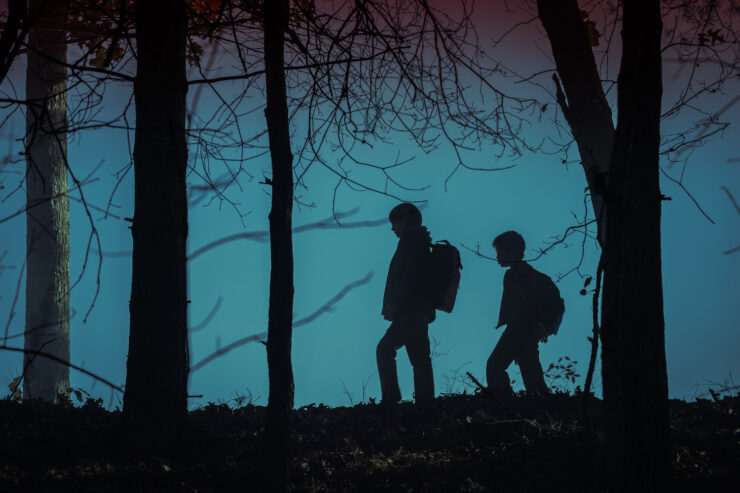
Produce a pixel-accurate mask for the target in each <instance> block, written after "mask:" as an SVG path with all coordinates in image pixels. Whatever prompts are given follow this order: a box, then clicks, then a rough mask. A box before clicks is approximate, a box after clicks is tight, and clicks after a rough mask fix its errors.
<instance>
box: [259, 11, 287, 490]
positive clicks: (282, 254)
mask: <svg viewBox="0 0 740 493" xmlns="http://www.w3.org/2000/svg"><path fill="white" fill-rule="evenodd" d="M263 5H264V14H265V23H264V29H265V36H264V43H265V77H266V90H267V106H266V108H265V117H266V119H267V130H268V135H269V139H270V156H271V159H272V210H271V211H270V253H271V257H272V258H271V270H270V308H269V319H268V324H267V366H268V369H269V374H270V396H269V399H268V403H267V416H266V421H265V432H264V437H263V440H264V442H263V450H264V460H265V467H264V469H263V470H264V474H265V478H264V479H265V481H264V483H265V486H267V487H268V489H269V491H284V490H285V488H286V485H287V480H288V472H289V462H290V456H289V451H288V445H289V434H290V414H291V412H292V410H293V367H292V364H291V358H290V352H291V338H292V330H293V326H292V319H293V240H292V236H291V222H292V211H293V155H292V154H291V147H290V130H289V127H288V121H289V115H288V104H287V97H286V89H285V70H284V41H283V35H284V32H285V29H286V27H287V22H288V1H287V0H271V1H267V0H266V1H265V2H264V4H263Z"/></svg>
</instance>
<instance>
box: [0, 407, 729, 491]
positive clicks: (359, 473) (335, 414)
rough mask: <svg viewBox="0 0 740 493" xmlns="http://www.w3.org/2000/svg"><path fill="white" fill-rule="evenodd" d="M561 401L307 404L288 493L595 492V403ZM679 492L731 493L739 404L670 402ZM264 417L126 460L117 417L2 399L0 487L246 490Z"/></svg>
mask: <svg viewBox="0 0 740 493" xmlns="http://www.w3.org/2000/svg"><path fill="white" fill-rule="evenodd" d="M582 404H583V398H582V396H579V395H567V394H555V395H552V396H548V397H545V398H542V397H528V396H525V395H519V396H517V397H513V398H510V399H506V400H503V401H502V400H492V399H490V398H487V397H485V396H482V395H454V396H446V397H441V398H438V399H436V400H435V402H434V403H433V404H431V405H429V406H427V407H417V406H414V405H413V404H411V403H402V404H400V405H398V406H391V407H386V406H380V405H376V404H374V403H369V404H360V405H357V406H354V407H339V408H329V407H326V406H322V405H318V406H313V405H312V406H306V407H302V408H300V409H298V410H296V412H295V414H294V419H293V434H292V436H293V452H294V460H293V463H292V468H291V469H292V477H291V483H290V490H291V491H337V492H339V491H341V492H350V491H368V492H370V491H424V492H426V491H430V492H435V491H440V492H458V491H460V492H463V491H469V492H483V491H543V490H548V491H553V490H555V491H561V490H567V491H601V490H606V489H608V483H607V482H606V480H605V479H604V478H605V477H606V469H605V467H606V460H605V457H604V447H603V434H602V433H601V431H600V430H601V426H602V416H601V413H602V411H601V403H600V401H598V400H596V399H592V401H591V403H590V409H591V415H592V419H591V428H592V430H593V431H592V432H590V433H589V432H587V431H586V428H585V427H584V423H583V419H582V417H583V413H582ZM670 409H671V421H672V439H673V444H672V446H673V461H674V482H675V485H674V486H675V489H679V490H685V491H691V490H702V491H738V489H737V488H738V487H737V484H738V480H740V418H739V417H738V413H740V396H726V397H724V398H719V397H718V398H717V399H715V400H709V401H708V400H698V401H696V402H690V403H688V402H684V401H678V400H674V401H671V405H670ZM263 415H264V408H263V407H261V406H253V405H246V406H243V407H240V408H237V409H233V408H231V407H229V406H227V405H214V404H211V405H207V406H204V407H203V408H201V409H197V410H194V411H191V412H190V414H189V419H188V428H187V432H186V434H185V438H184V441H183V444H182V447H181V452H180V455H179V457H177V458H176V459H174V460H172V461H169V460H165V459H162V458H156V457H154V458H148V459H137V460H133V459H131V458H128V457H126V454H125V453H124V452H123V446H122V443H123V437H122V436H121V431H120V428H119V423H120V418H121V415H120V412H118V411H115V412H109V411H106V410H105V409H103V408H102V407H101V406H100V402H99V401H97V402H96V401H93V400H88V401H87V402H86V403H85V404H84V405H82V406H81V407H74V406H72V405H71V404H70V405H65V406H52V405H48V404H43V403H33V402H31V403H18V402H13V401H10V400H3V401H0V444H2V448H1V449H0V491H2V492H5V491H33V492H42V491H74V492H87V491H96V492H97V491H116V492H132V491H183V492H196V491H197V492H222V491H248V490H250V489H252V488H251V486H253V485H254V484H255V482H256V477H257V474H258V472H259V435H260V426H261V423H262V421H263Z"/></svg>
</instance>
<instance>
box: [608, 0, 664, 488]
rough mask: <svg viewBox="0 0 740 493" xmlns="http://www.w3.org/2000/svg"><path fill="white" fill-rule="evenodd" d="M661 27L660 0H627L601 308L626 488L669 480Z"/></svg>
mask: <svg viewBox="0 0 740 493" xmlns="http://www.w3.org/2000/svg"><path fill="white" fill-rule="evenodd" d="M661 27H662V23H661V19H660V5H659V2H658V0H627V1H625V2H624V12H623V27H622V39H623V51H622V65H621V67H620V72H619V79H618V88H619V92H618V124H617V131H616V135H615V141H614V153H613V157H612V161H611V164H610V168H609V169H610V177H609V188H608V198H609V203H608V208H607V220H608V223H609V228H608V229H607V232H606V249H605V264H604V303H603V312H602V334H603V342H604V347H603V351H602V363H603V365H602V372H603V373H602V374H603V384H604V402H605V405H606V408H607V411H608V418H607V437H608V440H609V447H610V450H611V454H612V460H611V461H610V462H611V463H612V464H613V466H614V471H613V472H614V479H615V486H617V489H619V490H623V491H657V490H659V489H662V488H661V486H664V484H665V482H666V481H667V479H668V471H669V451H670V448H669V424H668V384H667V378H666V360H665V341H664V330H665V327H664V320H663V290H662V279H661V256H660V211H661V200H662V195H661V192H660V187H659V168H658V165H659V154H658V151H659V144H660V102H661V94H662V83H661V55H660V37H661Z"/></svg>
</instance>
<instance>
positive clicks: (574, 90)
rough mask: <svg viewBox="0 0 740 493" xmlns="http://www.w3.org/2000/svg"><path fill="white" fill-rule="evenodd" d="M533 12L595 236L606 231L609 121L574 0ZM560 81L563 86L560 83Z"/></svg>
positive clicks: (551, 0) (545, 1)
mask: <svg viewBox="0 0 740 493" xmlns="http://www.w3.org/2000/svg"><path fill="white" fill-rule="evenodd" d="M537 11H538V15H539V18H540V20H541V21H542V25H543V26H544V27H545V31H546V32H547V37H548V39H549V40H550V46H551V47H552V54H553V57H554V58H555V66H556V68H557V72H558V74H559V75H560V79H558V78H557V77H553V78H554V79H555V88H556V91H557V100H558V104H559V105H560V108H561V109H562V111H563V115H564V116H565V119H566V121H567V122H568V125H569V126H570V129H571V132H572V134H573V138H574V139H575V141H576V144H577V145H578V151H579V153H580V155H581V165H582V166H583V171H584V172H585V174H586V181H587V182H588V187H589V189H590V191H591V202H592V204H593V209H594V217H596V218H597V221H598V222H597V225H598V239H599V243H600V244H601V245H602V246H603V245H604V240H605V238H606V236H605V234H606V231H605V228H606V225H605V224H604V223H605V212H606V211H605V207H604V197H603V193H604V181H605V178H606V173H607V171H608V169H609V161H610V160H611V155H612V146H613V143H614V123H613V122H612V112H611V108H609V103H608V102H607V100H606V96H605V95H604V90H603V88H602V85H601V77H599V71H598V70H597V68H596V61H595V60H594V54H593V51H592V49H591V44H590V42H589V37H588V33H587V30H586V25H585V23H584V22H583V18H582V17H581V14H580V9H579V8H578V2H577V0H537ZM560 80H562V86H561V85H560Z"/></svg>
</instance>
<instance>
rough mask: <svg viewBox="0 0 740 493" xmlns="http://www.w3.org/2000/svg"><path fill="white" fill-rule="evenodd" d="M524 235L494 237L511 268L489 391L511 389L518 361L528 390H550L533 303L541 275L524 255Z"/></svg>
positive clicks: (490, 364) (489, 367)
mask: <svg viewBox="0 0 740 493" xmlns="http://www.w3.org/2000/svg"><path fill="white" fill-rule="evenodd" d="M524 247H525V244H524V238H522V236H521V235H520V234H519V233H517V232H516V231H507V232H505V233H502V234H500V235H499V236H497V237H496V238H495V239H494V240H493V248H494V249H495V250H496V260H497V261H498V263H499V265H500V266H501V267H508V268H509V269H508V270H507V271H506V274H504V293H503V295H502V297H501V310H500V311H499V319H498V324H497V325H496V328H497V329H498V328H499V327H501V326H502V325H506V329H505V330H504V333H503V334H501V338H500V339H499V340H498V343H497V344H496V347H495V348H494V349H493V352H492V353H491V356H490V357H489V358H488V363H487V364H486V379H487V380H488V388H489V390H491V391H493V392H496V393H502V394H510V393H511V392H512V389H511V383H510V382H509V375H508V374H507V373H506V369H507V368H508V367H509V365H511V363H512V362H514V361H516V363H517V364H518V365H519V369H520V370H521V372H522V379H523V380H524V387H525V388H526V389H527V391H528V392H539V393H548V392H549V390H548V388H547V385H546V384H545V379H544V376H543V374H542V366H541V365H540V355H539V350H538V343H539V340H540V338H541V337H542V334H541V332H540V329H539V327H538V321H537V315H536V310H535V307H534V303H533V297H534V284H535V282H536V276H537V275H538V274H539V273H538V271H536V270H535V269H534V268H532V267H531V266H530V265H529V264H528V263H527V262H525V261H524V260H522V259H523V258H524Z"/></svg>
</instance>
